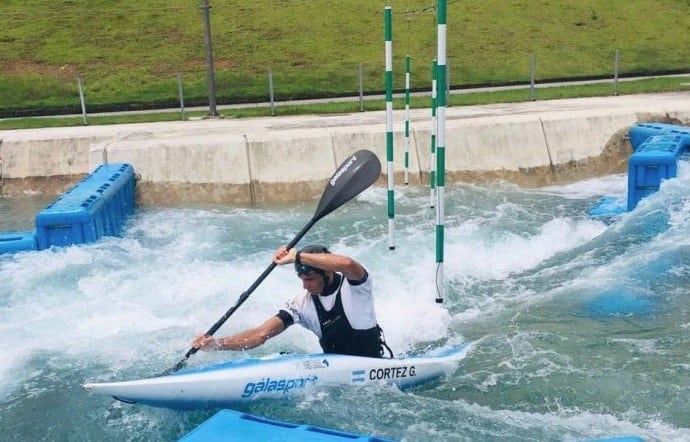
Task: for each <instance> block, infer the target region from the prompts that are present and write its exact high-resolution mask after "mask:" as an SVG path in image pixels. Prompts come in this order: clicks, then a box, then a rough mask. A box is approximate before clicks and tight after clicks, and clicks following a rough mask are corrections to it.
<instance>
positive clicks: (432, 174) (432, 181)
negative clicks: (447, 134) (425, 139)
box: [429, 58, 438, 209]
mask: <svg viewBox="0 0 690 442" xmlns="http://www.w3.org/2000/svg"><path fill="white" fill-rule="evenodd" d="M437 70H438V66H437V63H436V59H435V58H434V61H433V62H432V63H431V160H430V162H429V187H430V188H431V194H430V195H429V201H430V204H429V207H431V208H432V209H433V208H434V207H436V128H437V125H438V124H437V121H436V71H437Z"/></svg>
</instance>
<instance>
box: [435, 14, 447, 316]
mask: <svg viewBox="0 0 690 442" xmlns="http://www.w3.org/2000/svg"><path fill="white" fill-rule="evenodd" d="M436 11H437V12H436V14H437V16H438V32H437V38H438V41H437V49H438V55H437V59H438V71H437V73H436V76H437V77H438V90H439V91H443V92H442V93H439V94H437V95H438V98H437V99H438V109H437V110H436V114H437V120H438V130H437V135H436V136H437V138H436V144H437V146H436V170H437V176H436V193H437V205H436V291H437V293H436V302H439V303H441V302H443V295H444V287H443V243H444V238H443V233H444V232H443V220H444V213H443V211H444V207H443V200H444V196H445V186H446V176H445V175H446V93H445V91H446V0H438V7H437V9H436Z"/></svg>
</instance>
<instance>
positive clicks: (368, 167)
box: [161, 150, 381, 376]
mask: <svg viewBox="0 0 690 442" xmlns="http://www.w3.org/2000/svg"><path fill="white" fill-rule="evenodd" d="M380 174H381V163H380V162H379V159H378V158H377V157H376V155H374V153H372V152H370V151H368V150H360V151H357V152H355V153H354V154H353V155H351V156H350V157H349V158H347V159H346V160H345V161H343V163H342V164H341V165H340V167H338V169H337V170H336V171H335V173H334V174H333V176H332V177H331V179H330V180H329V181H328V184H327V185H326V189H325V190H324V192H323V195H321V200H320V201H319V205H318V206H317V208H316V211H315V212H314V216H312V218H311V219H310V220H309V222H308V223H307V225H306V226H304V228H303V229H302V230H301V231H300V232H299V233H298V234H297V236H295V238H294V239H293V240H292V241H290V242H289V243H288V245H287V248H288V249H291V248H293V247H294V246H295V245H296V244H297V243H298V242H299V240H300V239H302V237H303V236H304V235H305V234H306V233H307V231H309V229H311V228H312V226H313V225H314V224H316V222H317V221H318V220H320V219H321V218H323V217H324V216H326V215H328V214H329V213H331V212H333V211H334V210H335V209H337V208H338V207H340V206H342V205H343V204H345V203H346V202H348V201H350V200H351V199H352V198H354V197H355V196H357V195H359V194H360V193H361V192H362V191H364V190H365V189H366V188H367V187H369V186H371V185H372V184H373V183H374V182H375V181H376V179H377V178H378V177H379V175H380ZM275 267H276V264H275V263H274V262H271V264H270V265H269V266H268V267H267V268H266V270H264V272H263V273H262V274H261V275H260V276H259V277H258V278H257V279H256V281H254V283H253V284H252V285H251V286H250V287H249V288H248V289H247V290H245V292H244V293H242V294H241V295H240V297H239V299H238V300H237V302H236V303H235V305H233V306H232V307H230V308H229V309H228V311H226V312H225V314H224V315H223V316H222V317H221V318H220V319H219V320H218V321H217V322H216V323H215V324H213V326H212V327H211V328H209V329H208V331H207V332H206V334H207V335H208V336H212V335H213V334H214V333H215V332H216V331H217V330H218V329H219V328H220V327H221V326H222V325H223V324H224V323H225V321H227V320H228V318H229V317H230V316H232V314H233V313H235V311H236V310H237V309H238V308H239V307H240V306H241V305H242V304H243V303H244V301H246V300H247V298H249V295H251V294H252V292H253V291H254V290H255V289H256V288H257V287H258V286H259V284H261V282H263V280H264V279H266V277H267V276H268V274H269V273H271V272H272V271H273V269H274V268H275ZM197 350H198V349H197V348H194V347H192V348H190V349H189V350H188V351H187V353H186V354H185V355H184V358H182V359H181V360H180V362H178V363H177V364H175V365H174V366H173V367H171V368H169V369H167V370H166V371H164V372H163V373H162V374H161V376H165V375H168V374H170V373H173V372H175V371H177V370H179V369H181V368H182V367H184V366H185V365H186V364H187V359H189V357H190V356H191V355H193V354H194V353H196V352H197Z"/></svg>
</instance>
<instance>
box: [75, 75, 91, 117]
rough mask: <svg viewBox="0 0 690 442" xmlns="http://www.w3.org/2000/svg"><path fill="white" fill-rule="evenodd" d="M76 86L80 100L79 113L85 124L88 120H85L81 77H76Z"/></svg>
mask: <svg viewBox="0 0 690 442" xmlns="http://www.w3.org/2000/svg"><path fill="white" fill-rule="evenodd" d="M77 86H78V87H79V100H80V101H81V114H82V117H83V118H84V126H87V125H88V124H89V122H88V121H87V120H86V102H85V101H84V85H83V83H82V80H81V77H78V78H77Z"/></svg>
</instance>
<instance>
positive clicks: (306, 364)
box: [84, 344, 471, 410]
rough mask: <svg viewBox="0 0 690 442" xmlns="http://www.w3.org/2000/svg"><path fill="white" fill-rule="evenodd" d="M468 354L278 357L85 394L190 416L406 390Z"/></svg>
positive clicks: (457, 350)
mask: <svg viewBox="0 0 690 442" xmlns="http://www.w3.org/2000/svg"><path fill="white" fill-rule="evenodd" d="M470 349H471V345H470V344H463V345H459V346H455V347H450V348H446V349H441V350H436V351H431V352H428V353H425V354H422V355H420V356H411V357H405V358H400V359H383V358H367V357H361V356H348V355H340V354H325V353H317V354H289V355H279V356H270V357H265V358H260V359H245V360H240V361H229V362H223V363H220V364H214V365H209V366H203V367H198V368H189V369H184V370H180V371H178V372H176V373H174V374H170V375H167V376H158V377H153V378H147V379H138V380H131V381H122V382H104V383H87V384H84V388H86V389H87V390H90V391H91V392H93V393H96V394H100V395H103V396H112V397H113V398H115V399H117V400H119V401H122V402H125V403H130V404H135V403H138V404H144V405H149V406H153V407H165V408H176V409H186V410H188V409H196V408H211V407H226V406H229V405H236V404H238V403H243V402H248V401H253V400H256V399H280V398H290V397H294V396H298V395H303V394H306V393H308V392H310V391H315V390H317V389H321V388H325V387H334V386H367V385H372V384H379V385H380V384H384V385H395V386H397V387H398V388H401V389H406V388H411V387H414V386H417V385H420V384H423V383H425V382H429V381H431V380H434V379H437V378H439V377H442V376H444V375H447V374H450V373H452V372H453V371H455V370H456V369H457V363H458V362H459V361H460V360H461V359H463V358H464V357H465V356H466V355H467V353H468V352H469V351H470Z"/></svg>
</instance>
